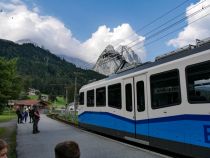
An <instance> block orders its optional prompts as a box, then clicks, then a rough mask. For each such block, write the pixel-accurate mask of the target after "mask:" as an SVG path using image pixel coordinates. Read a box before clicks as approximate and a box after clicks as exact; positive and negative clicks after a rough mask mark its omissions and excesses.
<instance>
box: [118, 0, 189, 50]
mask: <svg viewBox="0 0 210 158" xmlns="http://www.w3.org/2000/svg"><path fill="white" fill-rule="evenodd" d="M188 1H189V0H185V1H184V2H182V3H180V4H178V5H177V6H176V7H174V8H172V9H170V10H169V11H167V12H165V13H163V14H162V15H161V16H159V17H158V18H155V19H154V20H152V21H151V22H149V23H148V24H146V25H144V26H143V27H141V28H139V29H137V30H136V32H139V31H142V30H144V29H146V28H147V27H148V26H150V25H152V24H153V23H155V22H156V21H158V20H160V19H162V18H163V17H165V16H167V15H168V14H170V13H171V12H173V11H174V10H176V9H178V8H179V7H181V6H183V5H184V4H185V3H187V2H188ZM133 35H135V33H132V34H130V35H129V36H128V37H127V38H130V37H132V36H133ZM120 44H121V42H120V43H119V44H117V46H119V45H120ZM117 46H115V48H116V47H117Z"/></svg>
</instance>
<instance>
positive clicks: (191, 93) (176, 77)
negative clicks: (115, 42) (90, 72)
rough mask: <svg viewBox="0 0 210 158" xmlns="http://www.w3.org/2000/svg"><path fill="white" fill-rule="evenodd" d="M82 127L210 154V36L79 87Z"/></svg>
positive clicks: (204, 156) (200, 156)
mask: <svg viewBox="0 0 210 158" xmlns="http://www.w3.org/2000/svg"><path fill="white" fill-rule="evenodd" d="M78 120H79V125H80V126H81V127H83V128H86V129H88V130H92V131H96V132H100V133H103V134H106V135H110V136H114V137H117V138H121V139H125V140H129V141H133V142H137V143H140V144H144V145H148V146H151V147H155V148H159V149H163V150H167V151H170V152H173V153H177V154H181V155H184V156H190V157H194V158H210V38H207V39H204V40H196V44H194V45H188V46H185V47H182V48H179V49H177V50H175V51H172V52H170V53H166V54H163V55H161V56H158V57H156V58H155V60H154V61H152V62H145V63H142V64H139V65H136V66H134V67H131V68H127V69H122V70H120V71H118V72H116V73H115V74H113V75H110V76H108V77H107V78H105V79H102V80H99V81H95V82H92V83H89V84H87V85H84V86H82V87H81V89H80V90H79V105H78Z"/></svg>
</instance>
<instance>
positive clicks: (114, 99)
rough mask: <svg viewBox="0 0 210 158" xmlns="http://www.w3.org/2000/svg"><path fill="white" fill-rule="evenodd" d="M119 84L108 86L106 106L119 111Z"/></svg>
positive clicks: (120, 105)
mask: <svg viewBox="0 0 210 158" xmlns="http://www.w3.org/2000/svg"><path fill="white" fill-rule="evenodd" d="M121 102H122V101H121V84H120V83H117V84H114V85H110V86H108V106H110V107H113V108H118V109H121V107H122V104H121Z"/></svg>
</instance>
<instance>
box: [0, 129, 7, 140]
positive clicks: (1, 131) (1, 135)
mask: <svg viewBox="0 0 210 158" xmlns="http://www.w3.org/2000/svg"><path fill="white" fill-rule="evenodd" d="M5 132H6V128H4V127H0V137H1V138H2V137H3V135H4V134H5Z"/></svg>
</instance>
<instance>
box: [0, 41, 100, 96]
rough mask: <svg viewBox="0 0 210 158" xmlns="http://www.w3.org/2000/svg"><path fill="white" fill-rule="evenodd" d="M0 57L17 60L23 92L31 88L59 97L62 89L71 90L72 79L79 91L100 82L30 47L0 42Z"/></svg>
mask: <svg viewBox="0 0 210 158" xmlns="http://www.w3.org/2000/svg"><path fill="white" fill-rule="evenodd" d="M0 57H4V58H6V59H12V58H17V71H18V73H19V75H20V76H21V77H22V78H23V81H24V87H25V89H27V88H29V87H33V88H35V89H39V90H40V91H41V92H43V93H48V94H56V95H63V94H64V92H65V85H66V86H67V87H68V88H71V87H72V89H73V87H74V80H75V77H77V81H78V86H79V87H80V86H82V85H83V84H85V83H87V82H88V81H89V80H92V79H97V80H98V79H101V78H104V76H103V75H100V74H98V73H96V72H94V71H91V70H83V69H81V68H77V67H76V66H75V65H74V64H72V63H68V62H67V61H65V60H64V59H61V58H59V57H57V56H56V55H54V54H52V53H50V52H49V51H48V50H45V49H43V48H40V47H38V46H35V45H34V44H30V43H27V44H22V45H19V44H16V43H14V42H11V41H7V40H0ZM64 84H65V85H64Z"/></svg>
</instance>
